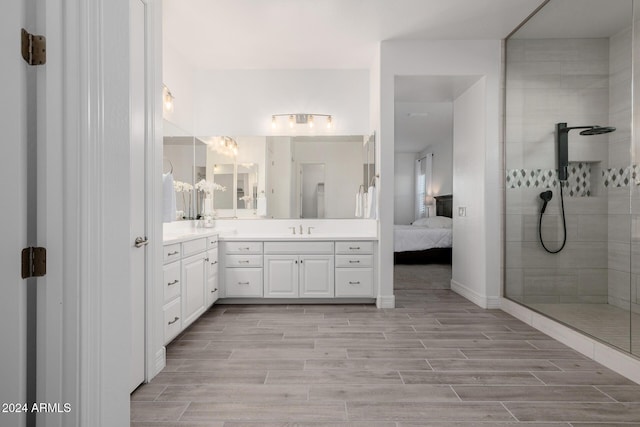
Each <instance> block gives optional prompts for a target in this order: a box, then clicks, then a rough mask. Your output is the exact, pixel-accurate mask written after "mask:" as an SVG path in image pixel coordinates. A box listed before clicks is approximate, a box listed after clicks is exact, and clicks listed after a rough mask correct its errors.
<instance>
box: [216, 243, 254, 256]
mask: <svg viewBox="0 0 640 427" xmlns="http://www.w3.org/2000/svg"><path fill="white" fill-rule="evenodd" d="M225 251H226V253H228V254H262V242H227V243H226V245H225Z"/></svg>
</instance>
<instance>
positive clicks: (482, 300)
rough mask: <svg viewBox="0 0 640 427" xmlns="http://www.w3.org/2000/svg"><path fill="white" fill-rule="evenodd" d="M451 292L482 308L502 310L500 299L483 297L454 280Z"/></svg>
mask: <svg viewBox="0 0 640 427" xmlns="http://www.w3.org/2000/svg"><path fill="white" fill-rule="evenodd" d="M451 290H452V291H454V292H455V293H457V294H458V295H460V296H463V297H465V298H466V299H468V300H469V301H471V302H472V303H474V304H476V305H478V306H480V307H482V308H486V309H490V308H500V300H501V298H500V297H488V296H486V295H481V294H479V293H477V292H476V291H474V290H473V289H471V288H469V287H468V286H465V285H463V284H462V283H459V282H456V281H455V280H453V279H451Z"/></svg>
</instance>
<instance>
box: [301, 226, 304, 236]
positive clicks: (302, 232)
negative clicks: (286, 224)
mask: <svg viewBox="0 0 640 427" xmlns="http://www.w3.org/2000/svg"><path fill="white" fill-rule="evenodd" d="M300 234H304V231H303V230H302V224H300Z"/></svg>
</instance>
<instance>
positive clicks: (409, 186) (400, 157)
mask: <svg viewBox="0 0 640 427" xmlns="http://www.w3.org/2000/svg"><path fill="white" fill-rule="evenodd" d="M415 161H416V153H395V159H394V167H395V197H394V209H393V212H394V221H395V223H396V224H411V222H413V220H414V219H415V218H414V216H415V192H416V182H415V176H414V175H415V172H414V171H415Z"/></svg>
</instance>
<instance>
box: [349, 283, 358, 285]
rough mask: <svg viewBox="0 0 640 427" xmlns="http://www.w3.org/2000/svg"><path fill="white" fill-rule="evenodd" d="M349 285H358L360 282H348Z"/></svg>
mask: <svg viewBox="0 0 640 427" xmlns="http://www.w3.org/2000/svg"><path fill="white" fill-rule="evenodd" d="M349 284H350V285H359V284H360V282H349Z"/></svg>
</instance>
